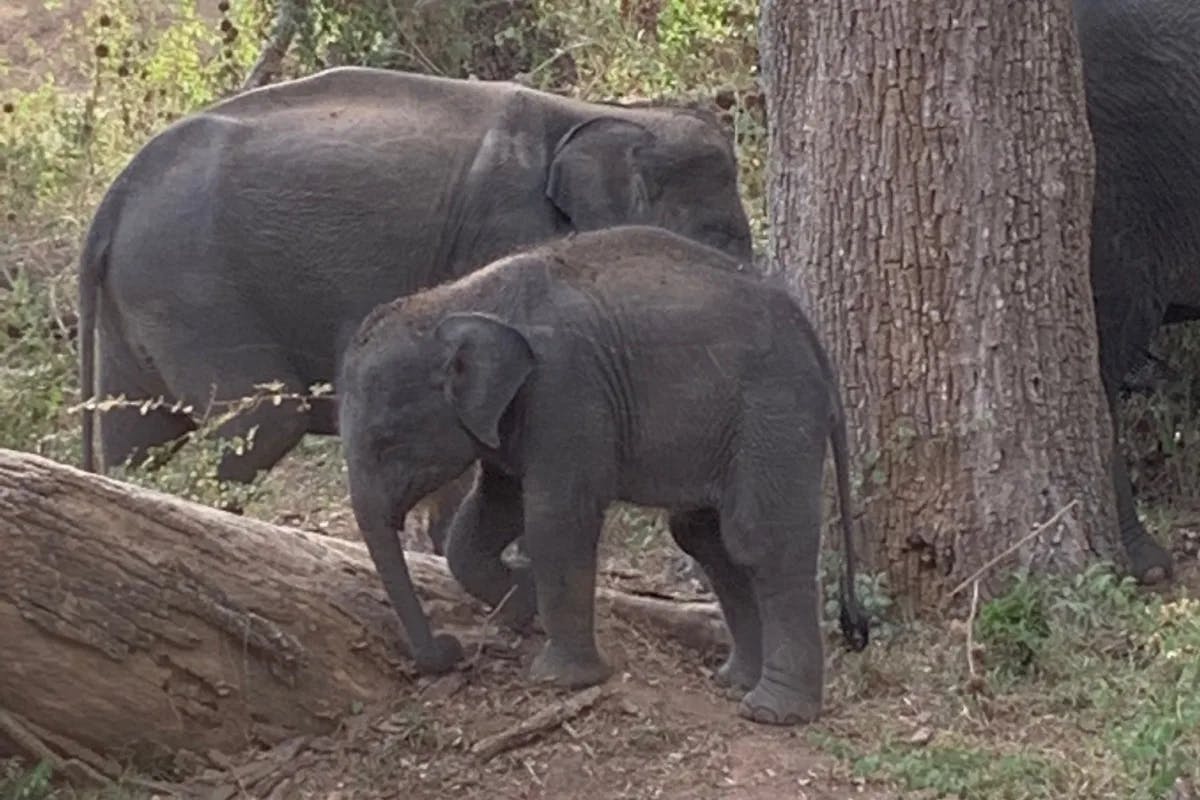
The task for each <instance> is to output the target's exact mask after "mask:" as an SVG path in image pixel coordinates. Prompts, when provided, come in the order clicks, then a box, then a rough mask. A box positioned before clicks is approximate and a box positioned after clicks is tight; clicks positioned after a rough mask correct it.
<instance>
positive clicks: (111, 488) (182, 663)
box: [0, 450, 727, 777]
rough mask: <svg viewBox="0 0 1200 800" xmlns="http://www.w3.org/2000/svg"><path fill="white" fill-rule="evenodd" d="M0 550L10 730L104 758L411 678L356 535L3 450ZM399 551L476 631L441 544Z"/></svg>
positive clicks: (209, 746)
mask: <svg viewBox="0 0 1200 800" xmlns="http://www.w3.org/2000/svg"><path fill="white" fill-rule="evenodd" d="M0 553H2V554H3V557H0V659H2V662H3V668H2V669H0V743H5V741H4V740H7V742H6V744H7V746H8V747H10V748H11V747H12V746H13V745H16V746H17V747H18V748H19V749H23V750H28V751H35V750H36V749H37V747H46V748H48V749H49V750H50V751H51V752H54V753H55V754H56V755H57V756H58V757H60V758H62V759H64V760H66V759H74V760H76V761H81V762H82V763H83V764H85V765H87V766H88V767H90V768H91V769H92V770H94V771H95V772H98V773H100V774H101V775H105V774H107V775H109V776H110V777H111V775H112V774H113V773H114V772H116V771H117V770H118V769H119V768H118V767H117V766H116V764H115V763H114V761H115V760H118V759H119V760H124V759H128V760H130V761H132V763H135V764H138V763H148V762H150V761H152V760H153V759H155V758H157V757H159V756H161V755H164V754H166V753H170V752H174V751H178V750H190V751H192V752H195V753H206V752H208V751H210V750H217V751H225V752H230V751H234V750H240V749H242V748H244V747H246V746H247V745H249V744H252V743H261V744H264V745H271V744H278V743H279V742H282V741H285V740H287V739H290V738H291V737H294V736H297V735H303V734H316V733H327V732H329V731H330V730H332V729H333V727H335V726H336V725H337V723H338V720H339V717H340V716H341V715H342V714H344V713H346V712H347V711H348V710H349V709H350V708H351V707H352V705H354V704H355V703H356V702H370V701H372V700H376V699H380V698H385V697H389V696H393V695H395V694H396V693H397V692H402V691H404V690H405V688H406V686H407V687H409V688H412V683H413V673H412V671H411V668H410V666H409V662H408V661H407V659H406V658H404V657H403V654H404V653H405V652H406V650H407V647H406V644H405V642H404V640H403V639H402V638H401V633H400V626H399V625H398V624H397V623H396V622H395V621H394V615H393V614H392V611H391V608H390V606H388V604H387V602H386V600H385V599H384V595H383V592H382V589H381V588H380V586H379V581H378V578H377V576H376V573H375V570H374V567H373V566H372V564H371V561H370V558H369V557H368V556H367V554H366V550H365V548H364V547H363V546H362V545H360V544H359V543H357V542H348V541H342V540H339V539H334V538H331V537H327V536H321V535H319V534H312V533H308V532H305V531H298V530H292V529H287V528H281V527H278V526H274V525H270V524H267V523H265V522H261V521H258V520H253V519H247V518H243V517H237V516H233V515H230V514H226V513H223V512H220V511H216V510H214V509H211V508H208V507H206V506H201V505H197V504H195V503H190V502H187V501H184V500H180V499H177V498H173V497H170V496H168V495H164V494H160V493H157V492H151V491H148V490H145V489H140V488H137V487H135V486H131V485H128V484H124V483H119V482H117V481H115V480H112V479H109V478H105V477H102V476H98V475H92V474H89V473H85V472H82V471H80V470H77V469H75V468H73V467H68V466H65V465H61V464H57V463H55V462H53V461H49V460H46V459H43V458H41V457H38V456H34V455H30V454H25V453H16V452H13V451H9V450H0ZM409 564H410V568H411V569H412V572H413V579H414V581H415V582H416V583H417V585H418V586H419V587H420V590H421V593H422V599H423V602H424V603H425V606H426V609H427V610H429V611H430V612H431V614H432V615H433V616H434V618H435V620H436V621H437V624H438V625H439V627H442V628H445V629H449V630H453V631H454V632H455V633H456V634H458V635H459V636H460V637H461V638H462V639H463V641H464V644H466V645H467V646H468V648H470V647H471V645H472V644H473V643H474V642H478V641H480V639H481V637H483V636H485V635H487V634H486V633H485V632H484V631H483V626H482V625H481V624H480V622H481V620H482V619H483V613H484V611H485V610H484V609H483V608H482V607H480V606H479V605H477V604H475V603H473V602H472V601H470V600H469V599H468V598H467V597H466V596H465V595H464V594H463V593H462V591H461V590H460V589H459V588H458V585H457V584H456V583H455V582H454V581H453V579H452V578H451V577H450V575H449V573H448V572H447V571H446V568H445V562H444V561H442V560H441V559H440V558H437V557H436V556H429V555H424V554H417V553H414V554H410V559H409ZM599 595H600V601H601V603H600V610H601V613H606V612H612V613H615V614H617V615H619V616H621V617H623V618H624V619H626V620H629V621H633V622H635V623H637V624H640V625H644V626H646V627H648V628H650V629H653V630H655V631H656V632H657V633H660V634H664V635H667V636H672V637H675V638H678V639H681V640H683V641H686V642H688V643H690V644H693V645H696V646H700V647H708V646H714V645H717V644H720V643H723V642H725V641H727V639H726V634H725V630H724V627H723V624H722V622H721V618H720V613H719V611H717V609H716V608H715V606H713V605H712V604H709V603H680V602H674V601H672V600H669V599H659V598H651V597H642V596H636V595H630V594H625V593H622V592H619V591H615V590H612V589H601V590H600V593H599ZM29 742H33V744H30V743H29ZM4 749H5V747H3V746H0V750H4ZM33 754H34V755H37V754H36V753H33Z"/></svg>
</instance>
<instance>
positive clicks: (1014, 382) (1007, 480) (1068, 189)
mask: <svg viewBox="0 0 1200 800" xmlns="http://www.w3.org/2000/svg"><path fill="white" fill-rule="evenodd" d="M760 25H761V34H760V42H761V49H762V61H763V78H764V82H765V90H766V96H767V104H768V118H769V129H770V149H771V153H770V162H771V167H772V169H771V179H770V188H771V195H772V197H771V225H772V233H773V236H772V250H773V256H774V258H773V259H772V266H771V267H769V269H772V270H776V271H784V272H785V273H786V277H787V279H788V282H789V284H790V285H791V286H792V288H793V289H794V290H795V291H796V293H797V295H798V296H799V297H800V298H801V300H802V301H803V302H804V303H805V305H806V308H808V309H809V311H810V312H811V313H812V314H813V317H814V319H815V321H816V324H817V326H818V328H819V330H820V331H821V332H822V334H823V336H824V338H825V341H826V343H827V344H828V346H829V347H830V350H831V352H832V353H833V355H834V356H835V359H836V360H837V361H838V363H839V367H840V370H841V378H842V382H843V385H844V387H845V394H846V397H847V405H848V407H849V416H850V422H851V426H852V428H853V438H854V439H855V445H854V450H855V454H856V456H857V458H856V463H857V464H858V465H859V467H860V471H861V474H862V478H863V480H862V496H863V498H864V503H863V508H864V512H863V517H864V523H865V528H866V530H867V531H869V538H870V542H869V546H868V548H867V550H868V551H869V552H870V553H872V554H873V555H874V560H875V563H876V565H877V566H878V567H880V568H884V569H886V570H887V571H888V572H889V574H890V578H891V583H892V586H893V587H894V589H895V590H897V591H898V592H899V593H900V594H901V595H902V596H903V597H904V598H905V599H906V600H907V601H908V602H909V606H910V607H913V606H920V605H927V604H930V603H933V602H936V601H938V600H940V599H942V598H944V597H946V595H947V594H948V593H949V592H950V591H952V590H953V588H954V587H955V586H956V585H958V584H959V583H960V581H961V580H963V579H965V578H968V577H971V576H972V575H973V574H974V573H975V572H976V570H978V569H979V568H980V567H982V566H984V565H986V564H987V563H988V562H989V561H990V560H991V559H992V558H993V557H995V556H997V555H999V554H1001V553H1003V552H1004V551H1005V550H1006V549H1007V548H1009V547H1010V546H1011V545H1013V544H1015V543H1016V542H1017V541H1019V540H1020V539H1021V538H1022V537H1024V536H1025V535H1026V534H1028V533H1029V532H1030V531H1031V530H1033V529H1034V528H1036V527H1037V526H1038V525H1039V524H1040V523H1042V522H1044V521H1046V520H1048V519H1049V518H1051V517H1053V516H1054V515H1055V514H1056V512H1058V511H1060V510H1062V509H1063V508H1065V507H1067V506H1068V505H1070V506H1071V508H1070V509H1069V510H1068V511H1067V513H1064V514H1062V515H1061V516H1059V517H1058V519H1057V520H1056V521H1055V524H1054V525H1052V526H1049V529H1048V530H1047V531H1045V532H1044V533H1043V534H1041V535H1039V536H1038V537H1035V538H1034V539H1033V540H1031V541H1029V542H1028V543H1027V544H1026V545H1024V546H1022V547H1020V548H1017V556H1016V559H1019V561H1020V562H1022V563H1026V564H1031V565H1032V566H1033V567H1034V568H1035V569H1074V568H1077V567H1078V566H1080V565H1081V564H1082V563H1084V562H1085V561H1087V560H1089V559H1091V558H1092V557H1094V556H1097V555H1102V556H1113V555H1115V544H1116V530H1117V528H1116V523H1115V513H1114V508H1113V498H1112V484H1111V479H1110V477H1109V472H1108V468H1109V459H1111V458H1112V457H1113V454H1112V452H1111V428H1110V427H1109V422H1108V411H1107V408H1106V405H1105V403H1104V398H1103V395H1102V393H1101V388H1100V381H1099V371H1098V364H1097V349H1096V348H1097V346H1096V333H1095V322H1094V316H1093V315H1094V312H1093V306H1092V293H1091V287H1090V279H1089V274H1088V268H1087V263H1088V261H1087V257H1088V238H1089V220H1090V209H1091V192H1092V173H1093V156H1092V150H1091V143H1090V140H1089V138H1088V131H1087V126H1086V117H1085V102H1084V94H1083V85H1082V77H1081V69H1080V64H1079V51H1078V44H1077V42H1076V40H1075V36H1074V30H1073V22H1072V17H1071V3H1070V0H1026V1H1025V2H1020V3H975V2H966V1H965V0H883V2H878V1H877V0H870V1H869V2H868V0H823V1H821V2H801V0H763V13H762V18H761V22H760ZM1005 563H1006V565H1008V564H1010V562H1005ZM988 574H989V575H992V576H996V575H1002V574H1003V570H999V571H997V570H993V571H991V572H989V573H988ZM991 587H992V588H994V584H992V585H991ZM984 588H985V590H986V589H988V588H989V584H987V583H985V584H984Z"/></svg>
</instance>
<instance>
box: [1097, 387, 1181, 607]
mask: <svg viewBox="0 0 1200 800" xmlns="http://www.w3.org/2000/svg"><path fill="white" fill-rule="evenodd" d="M1113 394H1114V393H1112V392H1110V393H1109V400H1110V402H1109V409H1110V411H1111V413H1112V415H1113V454H1112V480H1113V490H1114V492H1115V494H1116V501H1117V524H1118V525H1119V526H1120V535H1121V547H1122V549H1123V550H1124V551H1125V556H1126V558H1128V559H1129V571H1130V572H1131V573H1132V574H1133V577H1134V579H1135V580H1137V581H1138V582H1139V583H1142V584H1156V583H1160V582H1162V581H1165V580H1168V579H1169V578H1170V577H1171V575H1172V573H1173V572H1174V563H1173V559H1172V558H1171V554H1170V553H1168V552H1167V550H1166V548H1165V547H1163V546H1162V545H1161V544H1159V543H1158V542H1156V541H1155V540H1154V537H1152V536H1151V535H1150V533H1149V531H1147V530H1146V528H1145V526H1144V525H1142V522H1141V520H1140V519H1138V513H1137V504H1136V503H1135V502H1134V499H1133V481H1132V480H1131V479H1130V477H1129V467H1128V466H1127V465H1126V463H1125V455H1124V453H1123V452H1122V450H1121V439H1120V434H1119V432H1118V431H1119V430H1120V423H1119V422H1118V421H1117V417H1116V415H1117V413H1118V412H1119V409H1118V408H1117V404H1116V403H1115V402H1113Z"/></svg>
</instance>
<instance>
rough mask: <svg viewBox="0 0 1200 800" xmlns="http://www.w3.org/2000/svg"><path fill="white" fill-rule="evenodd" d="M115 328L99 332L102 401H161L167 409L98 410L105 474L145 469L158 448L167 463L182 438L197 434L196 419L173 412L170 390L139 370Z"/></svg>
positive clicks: (181, 443) (103, 325) (152, 376)
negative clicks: (127, 467)
mask: <svg viewBox="0 0 1200 800" xmlns="http://www.w3.org/2000/svg"><path fill="white" fill-rule="evenodd" d="M114 327H115V326H113V325H111V324H105V323H102V324H101V327H100V336H99V339H100V347H99V351H100V352H99V357H98V359H97V384H98V395H99V398H98V399H100V400H104V399H106V398H117V397H120V396H121V395H124V396H125V397H126V398H127V399H128V400H130V401H139V400H146V399H149V400H154V399H157V398H162V399H163V401H164V403H165V404H166V405H167V406H168V407H167V408H162V407H160V408H155V409H152V410H148V411H147V412H146V413H145V414H143V413H142V412H141V410H140V409H139V408H137V407H120V406H118V407H116V408H111V409H108V410H105V411H97V412H96V417H97V427H98V428H99V433H100V436H99V438H100V465H101V469H103V470H109V469H113V468H114V467H118V466H120V465H122V464H128V465H130V466H133V467H139V466H143V465H144V464H145V462H146V459H147V458H148V457H149V455H150V452H151V450H154V449H156V448H164V447H165V448H166V449H165V450H164V451H163V452H162V453H161V456H162V460H164V461H165V460H166V459H167V458H169V457H170V456H171V455H173V454H174V453H175V452H176V451H177V450H178V449H179V448H180V447H181V446H182V445H183V437H184V436H186V435H187V434H188V433H189V432H191V431H193V430H195V424H194V423H193V421H192V419H191V417H189V416H188V415H186V414H178V413H173V412H172V411H170V409H169V406H170V405H172V404H173V403H174V398H173V397H171V395H170V392H169V391H168V390H167V387H166V385H165V384H164V383H163V381H162V379H161V378H159V377H158V376H157V375H155V374H153V373H151V372H150V371H149V370H148V369H144V368H141V367H139V362H138V359H137V358H135V357H134V354H133V352H132V351H131V350H130V349H129V346H128V345H127V344H126V343H125V341H124V339H123V338H122V337H121V335H120V333H119V332H117V331H116V330H114Z"/></svg>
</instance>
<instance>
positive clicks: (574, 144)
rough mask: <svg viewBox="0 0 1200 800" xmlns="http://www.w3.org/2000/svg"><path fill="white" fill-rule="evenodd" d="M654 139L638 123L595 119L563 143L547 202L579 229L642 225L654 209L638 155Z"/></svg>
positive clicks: (571, 132) (552, 170)
mask: <svg viewBox="0 0 1200 800" xmlns="http://www.w3.org/2000/svg"><path fill="white" fill-rule="evenodd" d="M654 141H655V137H654V134H653V133H651V132H650V131H649V130H648V129H646V128H645V127H643V126H641V125H638V124H637V123H635V122H629V121H627V120H621V119H615V118H613V117H596V118H593V119H589V120H587V121H585V122H581V123H579V124H578V125H576V126H575V127H573V128H571V130H569V131H567V132H566V134H564V135H563V137H562V139H560V140H559V142H558V146H557V147H556V148H555V150H554V158H553V160H552V161H551V162H550V174H549V176H548V177H547V181H546V197H548V198H549V199H550V202H552V203H554V205H555V207H556V208H558V210H559V211H561V212H562V213H563V214H564V215H565V216H566V217H567V218H568V219H569V220H571V224H572V225H573V226H574V227H575V229H576V230H596V229H598V228H607V227H611V226H613V225H620V224H628V223H633V222H638V221H640V220H641V218H642V217H644V216H645V213H646V210H647V206H648V204H649V198H648V194H649V193H648V191H647V188H646V178H645V176H644V175H643V172H642V170H641V168H640V167H639V156H640V155H642V153H643V151H644V150H645V149H646V148H648V147H650V146H651V145H653V144H654Z"/></svg>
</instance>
